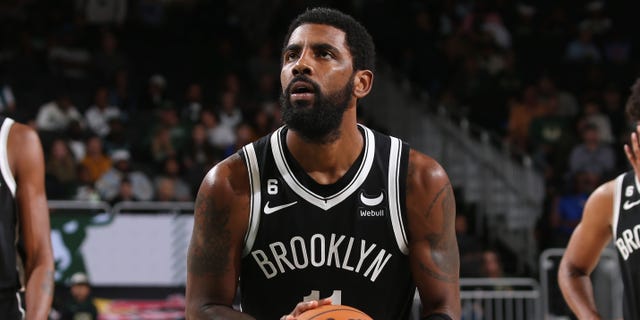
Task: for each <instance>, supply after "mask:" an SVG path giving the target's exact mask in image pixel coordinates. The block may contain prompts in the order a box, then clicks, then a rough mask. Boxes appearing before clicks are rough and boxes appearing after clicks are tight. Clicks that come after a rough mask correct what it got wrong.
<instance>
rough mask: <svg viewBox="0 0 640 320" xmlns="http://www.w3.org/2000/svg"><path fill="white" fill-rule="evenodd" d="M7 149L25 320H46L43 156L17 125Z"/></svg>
mask: <svg viewBox="0 0 640 320" xmlns="http://www.w3.org/2000/svg"><path fill="white" fill-rule="evenodd" d="M7 148H8V150H9V152H8V156H9V162H10V167H11V169H12V172H13V175H14V178H15V181H16V200H17V206H18V214H19V221H18V223H19V225H20V237H21V239H22V243H23V245H24V250H25V257H24V258H25V261H23V262H24V273H25V280H26V293H25V294H26V301H25V305H26V307H27V308H26V314H25V319H46V318H47V317H48V314H49V309H50V308H51V301H52V299H53V251H52V249H51V236H50V234H51V230H50V225H49V208H48V206H47V196H46V193H45V188H44V155H43V152H42V147H41V144H40V139H39V138H38V134H37V133H36V132H35V131H34V130H33V129H31V128H29V127H27V126H25V125H22V124H19V123H16V124H14V125H13V126H12V127H11V131H10V134H9V140H8V143H7Z"/></svg>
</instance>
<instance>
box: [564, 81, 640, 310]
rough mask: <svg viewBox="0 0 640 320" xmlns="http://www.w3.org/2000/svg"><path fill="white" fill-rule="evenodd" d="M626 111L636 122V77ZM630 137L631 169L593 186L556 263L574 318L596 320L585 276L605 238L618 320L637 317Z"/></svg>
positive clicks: (636, 219) (638, 195)
mask: <svg viewBox="0 0 640 320" xmlns="http://www.w3.org/2000/svg"><path fill="white" fill-rule="evenodd" d="M631 91H632V92H631V95H630V96H629V99H628V100H627V105H626V111H627V114H628V115H629V117H630V118H631V119H632V120H633V121H634V122H636V123H638V121H640V79H639V80H638V81H636V83H635V85H634V86H633V87H632V89H631ZM639 133H640V126H638V128H637V129H636V132H634V133H632V134H631V141H630V146H629V145H625V148H624V149H625V153H626V155H627V158H628V159H629V161H630V162H631V164H632V166H633V168H634V170H631V171H628V172H626V173H623V174H621V175H620V176H618V177H617V178H616V179H614V180H611V181H609V182H606V183H604V184H603V185H601V186H600V187H598V188H597V189H596V190H595V191H594V192H593V193H592V194H591V195H590V196H589V198H588V199H587V203H586V204H585V207H584V211H583V214H582V220H581V222H580V224H578V226H577V227H576V229H575V231H574V232H573V234H572V235H571V239H570V240H569V245H568V246H567V250H566V251H565V253H564V256H563V257H562V261H561V262H560V269H559V270H558V282H559V284H560V289H561V290H562V294H563V296H564V298H565V300H566V301H567V304H568V305H569V307H570V308H571V310H572V311H573V312H574V313H575V314H576V316H577V317H578V319H600V318H601V316H600V315H599V314H598V310H596V304H595V300H594V296H593V288H592V284H591V279H590V277H589V276H590V274H591V272H592V271H593V269H594V268H595V267H596V265H597V263H598V260H599V258H600V254H601V252H602V250H604V247H605V246H606V245H607V243H608V242H609V240H610V239H612V238H613V243H614V245H615V247H616V249H617V250H616V251H617V252H618V257H619V261H620V269H621V272H622V279H623V282H624V300H623V312H624V319H640V274H638V270H640V254H639V252H638V250H639V249H640V232H639V230H640V206H639V205H640V180H638V173H640V143H639V141H638V134H639Z"/></svg>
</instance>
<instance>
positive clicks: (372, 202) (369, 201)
mask: <svg viewBox="0 0 640 320" xmlns="http://www.w3.org/2000/svg"><path fill="white" fill-rule="evenodd" d="M382 199H384V194H383V193H382V192H380V195H379V196H377V197H375V198H367V197H365V196H364V193H361V194H360V201H361V202H362V204H364V205H366V206H369V207H373V206H377V205H379V204H381V203H382Z"/></svg>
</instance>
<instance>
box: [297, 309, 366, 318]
mask: <svg viewBox="0 0 640 320" xmlns="http://www.w3.org/2000/svg"><path fill="white" fill-rule="evenodd" d="M298 319H299V320H373V319H372V318H371V317H370V316H368V315H367V314H366V313H364V312H362V311H360V310H358V309H356V308H353V307H349V306H343V305H326V306H320V307H317V308H315V309H311V310H308V311H306V312H304V313H302V314H301V315H299V316H298Z"/></svg>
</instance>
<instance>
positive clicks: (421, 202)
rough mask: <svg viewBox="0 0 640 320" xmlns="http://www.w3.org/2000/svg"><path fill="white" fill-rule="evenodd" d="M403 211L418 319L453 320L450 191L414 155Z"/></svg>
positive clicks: (435, 170) (456, 295)
mask: <svg viewBox="0 0 640 320" xmlns="http://www.w3.org/2000/svg"><path fill="white" fill-rule="evenodd" d="M407 210H408V212H407V219H408V228H409V258H410V263H411V272H412V275H413V278H414V280H415V282H416V286H417V288H418V292H419V293H420V300H421V301H422V312H421V315H422V316H423V317H425V318H426V319H430V318H429V317H431V318H433V317H436V318H434V319H447V318H446V317H450V318H451V319H459V318H460V287H459V269H460V258H459V253H458V244H457V241H456V236H455V228H454V223H455V215H456V206H455V199H454V195H453V189H452V188H451V184H450V182H449V177H448V176H447V174H446V172H445V171H444V169H443V168H442V167H441V166H440V165H439V164H438V163H437V162H436V161H435V160H433V159H431V158H430V157H428V156H426V155H423V154H421V153H418V152H416V151H414V150H412V151H411V153H410V156H409V169H408V175H407ZM438 317H440V318H438Z"/></svg>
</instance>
